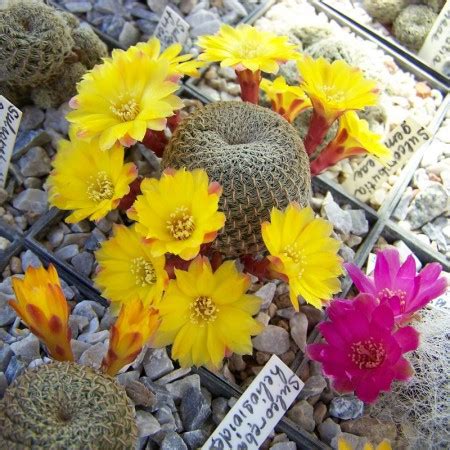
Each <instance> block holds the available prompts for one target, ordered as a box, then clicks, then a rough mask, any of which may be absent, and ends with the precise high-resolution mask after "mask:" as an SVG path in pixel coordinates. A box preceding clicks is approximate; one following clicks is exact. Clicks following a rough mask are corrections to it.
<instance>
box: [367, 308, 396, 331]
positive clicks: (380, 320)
mask: <svg viewBox="0 0 450 450" xmlns="http://www.w3.org/2000/svg"><path fill="white" fill-rule="evenodd" d="M372 323H376V324H377V325H378V326H380V327H381V328H384V329H387V330H392V328H393V327H394V314H393V312H392V309H391V308H390V306H389V305H387V304H386V303H384V304H383V305H380V306H378V307H377V308H375V309H374V311H373V313H372Z"/></svg>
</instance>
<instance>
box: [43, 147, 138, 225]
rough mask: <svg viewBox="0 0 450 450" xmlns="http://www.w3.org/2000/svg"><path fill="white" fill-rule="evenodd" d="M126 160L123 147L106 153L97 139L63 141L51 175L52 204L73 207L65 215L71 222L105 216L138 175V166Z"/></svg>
mask: <svg viewBox="0 0 450 450" xmlns="http://www.w3.org/2000/svg"><path fill="white" fill-rule="evenodd" d="M123 159H124V150H123V148H122V147H120V146H115V147H114V148H112V149H111V150H110V151H109V152H103V151H101V150H100V148H99V146H98V144H97V143H96V142H95V141H93V142H91V143H86V142H83V141H80V140H78V139H73V140H72V141H65V140H62V141H60V142H59V147H58V152H57V154H56V157H55V159H54V161H53V167H54V170H53V171H52V173H51V174H50V176H49V178H48V185H49V202H50V204H51V205H52V206H56V207H57V208H59V209H64V210H73V212H72V214H70V216H68V217H67V218H66V222H69V223H75V222H79V221H80V220H83V219H85V218H86V217H89V218H90V219H91V220H99V219H101V218H102V217H105V216H106V214H108V212H109V211H111V210H113V209H115V208H116V207H117V206H118V204H119V202H120V199H121V198H122V197H124V196H125V195H127V194H128V192H129V191H130V188H129V184H130V183H131V182H132V181H133V180H135V179H136V177H137V168H136V166H135V165H134V164H132V163H128V164H124V163H123Z"/></svg>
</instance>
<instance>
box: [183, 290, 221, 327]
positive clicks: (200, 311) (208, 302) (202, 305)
mask: <svg viewBox="0 0 450 450" xmlns="http://www.w3.org/2000/svg"><path fill="white" fill-rule="evenodd" d="M218 312H219V308H217V306H216V305H215V303H214V302H213V301H212V299H211V297H205V296H201V297H197V298H196V299H195V300H194V301H193V302H192V303H191V315H190V318H191V322H192V323H195V324H198V325H200V326H201V327H203V326H205V324H206V323H207V322H214V321H215V320H216V318H217V313H218Z"/></svg>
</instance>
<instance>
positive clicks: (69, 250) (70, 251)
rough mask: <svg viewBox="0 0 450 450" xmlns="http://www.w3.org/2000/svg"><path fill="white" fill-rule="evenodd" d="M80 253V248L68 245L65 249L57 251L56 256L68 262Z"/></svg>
mask: <svg viewBox="0 0 450 450" xmlns="http://www.w3.org/2000/svg"><path fill="white" fill-rule="evenodd" d="M79 251H80V250H79V247H78V245H76V244H71V245H66V246H65V247H62V248H59V249H58V250H56V252H55V256H56V257H57V258H60V259H62V260H64V261H67V260H69V259H71V258H73V257H74V256H75V255H77V254H78V253H79Z"/></svg>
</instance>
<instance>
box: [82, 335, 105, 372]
mask: <svg viewBox="0 0 450 450" xmlns="http://www.w3.org/2000/svg"><path fill="white" fill-rule="evenodd" d="M107 350H108V346H107V345H106V344H105V343H104V342H98V343H97V344H95V345H93V346H92V347H90V348H88V349H87V350H86V351H85V352H84V353H83V354H82V355H81V356H80V359H79V363H80V364H82V365H84V366H89V367H93V368H94V369H99V368H100V366H101V363H102V360H103V357H104V356H105V355H106V352H107Z"/></svg>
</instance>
